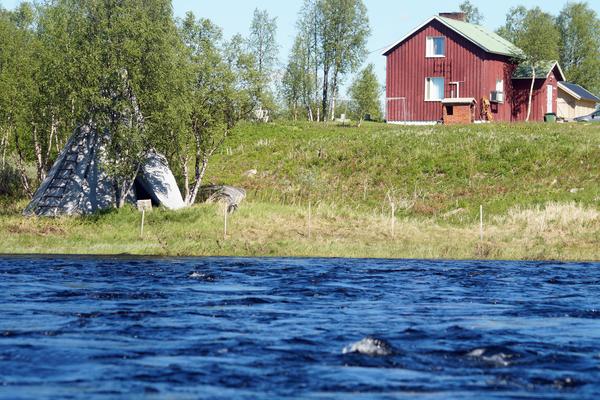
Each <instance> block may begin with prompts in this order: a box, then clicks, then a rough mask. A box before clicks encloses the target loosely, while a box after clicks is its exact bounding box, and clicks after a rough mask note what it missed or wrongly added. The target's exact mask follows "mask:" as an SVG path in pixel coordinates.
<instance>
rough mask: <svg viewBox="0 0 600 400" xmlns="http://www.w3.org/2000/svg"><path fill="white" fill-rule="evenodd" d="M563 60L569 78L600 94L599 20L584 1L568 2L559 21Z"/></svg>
mask: <svg viewBox="0 0 600 400" xmlns="http://www.w3.org/2000/svg"><path fill="white" fill-rule="evenodd" d="M556 23H557V26H558V30H559V32H560V63H561V65H562V67H563V68H564V71H565V74H566V75H567V79H568V80H569V81H572V82H575V83H578V84H580V85H582V86H583V87H585V88H587V89H588V90H591V91H592V92H594V93H596V94H598V93H600V19H599V18H598V15H597V14H596V12H595V11H594V10H592V9H591V8H590V6H589V5H588V4H587V3H585V2H578V3H567V4H566V5H565V6H564V7H563V9H562V10H561V12H560V14H559V15H558V18H557V20H556Z"/></svg>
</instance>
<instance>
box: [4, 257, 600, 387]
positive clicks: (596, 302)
mask: <svg viewBox="0 0 600 400" xmlns="http://www.w3.org/2000/svg"><path fill="white" fill-rule="evenodd" d="M369 335H371V336H374V337H377V338H380V339H383V340H385V341H387V342H388V343H389V345H390V346H391V347H392V348H393V353H392V354H391V355H387V356H369V355H365V354H360V353H349V354H343V352H342V349H343V348H344V347H345V346H349V345H351V344H352V343H353V342H356V341H359V340H361V339H363V338H365V337H367V336H369ZM0 397H2V398H11V399H12V398H15V399H18V398H31V399H43V398H48V399H49V398H65V399H66V398H81V399H112V398H141V397H143V398H149V399H173V398H174V399H196V398H223V399H256V398H283V397H290V398H338V399H345V398H349V397H352V398H356V399H360V398H382V399H383V398H404V397H417V398H424V399H446V398H461V399H495V398H529V399H537V398H557V399H558V398H561V399H563V398H564V399H584V398H587V399H598V398H600V264H593V263H580V264H558V263H523V262H468V261H465V262H457V261H416V260H415V261H391V260H343V259H337V260H322V259H313V260H309V259H306V260H304V259H236V258H213V259H127V258H34V257H2V258H0Z"/></svg>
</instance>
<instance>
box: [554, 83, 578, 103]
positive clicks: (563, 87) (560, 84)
mask: <svg viewBox="0 0 600 400" xmlns="http://www.w3.org/2000/svg"><path fill="white" fill-rule="evenodd" d="M558 87H559V89H560V90H562V91H564V92H565V93H567V94H568V95H569V96H571V97H573V98H575V99H576V100H581V96H579V95H578V94H577V93H575V92H573V91H572V90H571V89H569V88H568V87H566V86H565V85H563V84H562V83H560V82H558Z"/></svg>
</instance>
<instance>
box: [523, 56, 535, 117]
mask: <svg viewBox="0 0 600 400" xmlns="http://www.w3.org/2000/svg"><path fill="white" fill-rule="evenodd" d="M531 75H532V77H531V87H530V88H529V100H528V101H527V118H525V122H529V117H530V116H531V101H532V99H533V86H534V84H535V66H533V65H532V66H531Z"/></svg>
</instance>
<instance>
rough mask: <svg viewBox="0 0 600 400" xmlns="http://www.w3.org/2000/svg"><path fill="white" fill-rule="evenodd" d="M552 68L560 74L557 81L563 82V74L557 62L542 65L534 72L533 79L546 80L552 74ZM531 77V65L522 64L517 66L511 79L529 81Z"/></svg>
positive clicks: (547, 62)
mask: <svg viewBox="0 0 600 400" xmlns="http://www.w3.org/2000/svg"><path fill="white" fill-rule="evenodd" d="M554 67H556V68H558V72H559V73H560V77H559V79H562V80H564V79H565V74H564V73H563V71H562V68H561V67H560V64H559V63H558V61H546V62H544V63H542V65H541V66H540V67H539V68H536V70H535V79H547V78H548V77H549V76H550V74H551V73H552V70H553V69H554ZM532 75H533V74H532V68H531V65H527V64H524V63H522V64H520V65H519V66H517V68H516V69H515V71H514V72H513V76H512V77H513V79H531V78H532Z"/></svg>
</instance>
